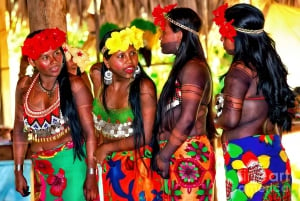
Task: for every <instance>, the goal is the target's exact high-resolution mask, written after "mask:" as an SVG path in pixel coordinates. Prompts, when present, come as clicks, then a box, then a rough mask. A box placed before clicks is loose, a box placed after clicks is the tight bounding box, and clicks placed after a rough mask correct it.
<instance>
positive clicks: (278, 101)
mask: <svg viewBox="0 0 300 201" xmlns="http://www.w3.org/2000/svg"><path fill="white" fill-rule="evenodd" d="M213 13H214V15H215V18H214V21H215V23H216V24H217V25H218V26H219V27H220V33H221V35H222V38H221V40H222V42H223V46H224V49H225V50H226V51H227V52H228V53H229V54H231V55H233V61H232V64H231V66H230V68H229V70H228V72H227V73H226V74H225V80H224V88H223V98H219V101H218V102H219V104H218V105H217V107H218V108H219V109H221V108H222V110H220V111H219V112H218V114H217V118H216V120H215V123H216V125H217V126H219V127H221V128H222V129H223V133H222V143H223V150H224V159H225V171H226V195H227V200H238V201H244V200H257V201H262V200H281V201H290V200H291V183H292V178H291V168H290V163H289V159H288V157H287V155H286V152H285V150H284V148H283V146H282V144H281V131H283V130H290V129H291V120H292V116H293V115H292V114H291V113H290V111H289V109H290V108H293V107H294V100H295V97H294V94H293V92H292V90H291V89H290V88H289V86H288V84H287V80H286V77H287V73H288V72H287V70H286V68H285V66H284V64H283V63H282V61H281V59H280V57H279V55H278V54H277V52H276V49H275V44H274V41H273V40H272V39H271V38H270V37H269V36H268V34H267V33H266V32H265V31H264V16H263V14H262V12H261V11H260V10H258V9H257V8H255V7H254V6H252V5H250V4H236V5H234V6H232V7H230V8H227V4H225V5H223V6H221V7H219V8H218V9H216V10H215V11H214V12H213ZM220 100H221V101H220Z"/></svg>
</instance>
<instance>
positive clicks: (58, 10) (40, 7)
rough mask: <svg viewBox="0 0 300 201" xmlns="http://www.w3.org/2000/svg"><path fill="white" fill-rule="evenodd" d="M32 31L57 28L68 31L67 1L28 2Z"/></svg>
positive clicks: (31, 0) (32, 0)
mask: <svg viewBox="0 0 300 201" xmlns="http://www.w3.org/2000/svg"><path fill="white" fill-rule="evenodd" d="M27 4H28V15H29V27H30V31H31V32H32V31H36V30H39V29H44V28H54V27H57V28H59V29H61V30H63V31H65V32H66V31H67V25H66V24H67V23H66V13H67V3H66V0H28V1H27Z"/></svg>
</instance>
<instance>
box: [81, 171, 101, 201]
mask: <svg viewBox="0 0 300 201" xmlns="http://www.w3.org/2000/svg"><path fill="white" fill-rule="evenodd" d="M95 173H96V171H95ZM84 196H85V199H86V200H87V201H93V200H99V192H98V183H97V180H96V174H89V173H87V176H86V180H85V183H84Z"/></svg>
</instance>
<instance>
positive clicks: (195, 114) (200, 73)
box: [155, 21, 212, 178]
mask: <svg viewBox="0 0 300 201" xmlns="http://www.w3.org/2000/svg"><path fill="white" fill-rule="evenodd" d="M160 40H161V47H162V52H163V53H165V54H176V52H177V47H179V45H180V43H181V40H182V32H181V31H178V32H173V30H172V29H171V27H170V23H169V22H168V21H167V23H166V27H165V30H164V31H163V33H162V36H161V38H160ZM178 81H179V82H180V84H181V87H182V102H181V105H179V106H177V107H175V108H173V109H171V110H172V112H167V113H165V115H166V116H165V117H163V119H165V121H163V122H162V126H161V128H160V133H159V139H158V140H168V142H167V144H166V145H165V147H164V148H163V149H161V150H160V152H159V154H158V155H157V156H156V159H155V160H156V169H157V172H158V173H159V174H160V175H161V176H162V177H163V178H168V177H169V167H170V158H171V156H172V154H173V153H175V152H176V150H177V149H178V148H179V147H180V146H181V145H182V143H184V141H185V140H186V139H187V138H188V137H189V136H197V135H206V115H207V112H208V107H207V105H208V103H209V102H210V100H211V90H212V81H211V77H210V73H209V69H208V66H207V64H206V63H205V62H204V61H202V60H200V59H197V58H194V59H191V60H189V61H188V62H187V63H186V64H185V65H184V66H183V67H182V69H181V71H180V73H179V75H178ZM186 86H188V87H192V88H189V89H188V90H184V88H185V87H186ZM173 115H174V116H173ZM166 119H174V121H173V122H172V123H171V124H172V125H168V122H167V121H166Z"/></svg>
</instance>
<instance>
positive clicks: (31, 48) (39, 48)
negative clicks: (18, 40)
mask: <svg viewBox="0 0 300 201" xmlns="http://www.w3.org/2000/svg"><path fill="white" fill-rule="evenodd" d="M65 41H66V33H65V32H63V31H61V30H59V29H58V28H51V29H45V30H43V31H41V32H39V33H38V34H36V35H34V36H33V37H32V38H27V39H26V40H25V41H24V44H23V46H22V54H23V55H26V56H28V57H29V58H31V59H34V60H36V59H38V58H39V56H40V55H41V54H42V53H44V52H46V51H48V50H50V49H53V50H55V49H57V48H58V47H60V46H62V44H63V43H64V42H65Z"/></svg>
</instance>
